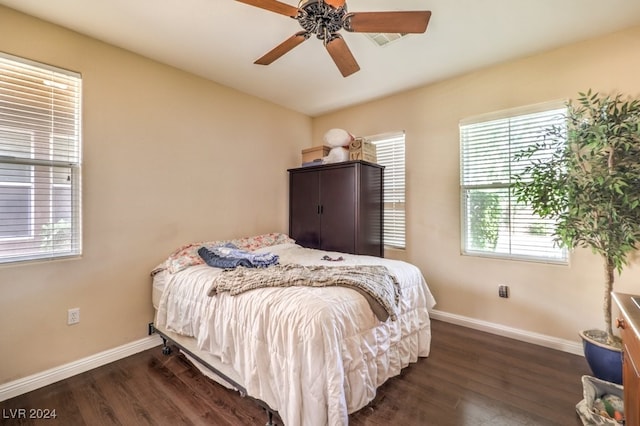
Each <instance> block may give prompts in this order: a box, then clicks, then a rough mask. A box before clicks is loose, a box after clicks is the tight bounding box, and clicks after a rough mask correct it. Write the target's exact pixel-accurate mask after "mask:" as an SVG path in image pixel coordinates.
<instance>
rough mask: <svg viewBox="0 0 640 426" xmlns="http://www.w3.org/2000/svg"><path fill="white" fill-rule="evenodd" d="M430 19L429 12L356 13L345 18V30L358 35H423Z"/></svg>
mask: <svg viewBox="0 0 640 426" xmlns="http://www.w3.org/2000/svg"><path fill="white" fill-rule="evenodd" d="M429 18H431V12H430V11H428V10H420V11H418V10H417V11H397V12H396V11H394V12H354V13H350V14H348V15H347V16H346V17H345V25H344V28H345V29H346V30H347V31H351V32H356V33H401V34H405V33H423V32H425V31H426V30H427V24H428V23H429Z"/></svg>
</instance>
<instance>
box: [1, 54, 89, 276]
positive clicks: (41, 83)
mask: <svg viewBox="0 0 640 426" xmlns="http://www.w3.org/2000/svg"><path fill="white" fill-rule="evenodd" d="M81 99H82V78H81V76H80V74H78V73H76V72H73V71H68V70H64V69H60V68H57V67H53V66H50V65H46V64H42V63H38V62H35V61H31V60H28V59H24V58H19V57H16V56H13V55H9V54H5V53H2V52H0V129H2V130H4V131H5V134H4V135H3V134H1V133H0V195H2V192H1V191H2V188H3V187H4V188H7V187H9V186H29V187H30V188H31V191H30V201H29V203H30V206H29V207H28V210H26V211H20V210H13V209H11V204H8V206H9V207H8V210H5V212H4V213H7V214H5V215H4V217H5V218H7V217H8V218H9V219H8V220H11V217H12V215H13V218H14V219H17V218H19V217H24V216H20V215H26V214H28V215H29V229H28V236H27V235H26V234H27V232H24V231H25V230H26V229H25V230H21V232H22V235H19V236H18V235H16V236H15V237H0V264H9V263H14V262H22V261H33V260H49V259H54V258H62V257H77V256H80V255H81V254H82V223H81V168H82V161H81V159H82V156H81V147H82V144H81V121H82V120H81V111H82V106H81ZM11 133H17V134H25V135H28V138H29V141H30V142H29V144H30V145H29V146H27V145H26V140H22V139H21V138H17V137H12V135H11ZM57 141H62V144H61V145H59V144H58V145H57V144H56V142H57ZM65 141H66V142H65ZM16 165H18V166H24V167H27V168H29V170H31V172H30V176H31V177H30V180H29V183H26V182H24V183H22V182H13V181H12V171H13V167H14V166H16ZM3 178H4V180H3ZM61 178H62V179H64V180H66V181H67V182H68V183H65V182H64V181H61ZM60 188H69V189H70V191H69V194H63V198H60V196H59V195H57V196H56V195H55V194H59V193H60V191H56V189H60ZM6 199H7V198H5V200H6ZM8 200H11V199H10V198H8ZM5 205H7V204H5ZM16 206H17V205H16ZM15 208H18V207H14V209H15ZM0 213H2V212H1V211H0ZM60 214H62V216H63V217H67V218H68V220H65V221H55V220H54V217H55V215H60ZM58 217H60V216H58ZM3 220H7V219H2V215H0V226H3V225H4V224H3V223H2V222H3ZM54 222H57V223H54ZM67 222H69V223H67ZM6 223H7V222H5V224H6ZM9 223H11V222H9ZM60 236H62V238H60Z"/></svg>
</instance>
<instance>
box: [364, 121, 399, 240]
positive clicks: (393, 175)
mask: <svg viewBox="0 0 640 426" xmlns="http://www.w3.org/2000/svg"><path fill="white" fill-rule="evenodd" d="M366 139H368V140H369V141H371V143H373V144H374V145H375V146H376V157H377V162H378V164H380V165H383V166H385V168H384V244H385V246H389V247H396V248H405V226H406V223H405V222H406V221H405V150H404V132H399V133H388V134H384V135H376V136H370V137H367V138H366Z"/></svg>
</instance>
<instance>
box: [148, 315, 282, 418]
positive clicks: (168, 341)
mask: <svg viewBox="0 0 640 426" xmlns="http://www.w3.org/2000/svg"><path fill="white" fill-rule="evenodd" d="M153 333H155V334H157V335H159V336H160V337H161V338H162V353H163V354H164V355H169V354H171V352H172V349H171V346H170V345H174V346H176V347H177V348H178V349H180V350H181V351H182V352H184V353H186V354H187V355H189V356H190V357H191V358H193V359H195V360H196V361H198V362H199V363H200V364H201V365H202V366H204V367H206V368H207V369H208V370H210V371H211V372H212V373H213V374H215V375H216V376H218V377H220V378H221V379H222V380H224V381H225V382H226V383H228V384H229V385H231V386H232V387H233V388H234V389H235V390H236V391H237V392H238V393H239V394H240V396H241V397H242V398H249V399H250V400H252V401H253V402H255V403H256V404H258V405H259V406H260V407H262V409H264V410H265V412H266V413H267V423H266V424H265V426H276V425H275V424H274V423H273V414H274V412H275V411H274V410H273V409H271V407H269V405H268V404H267V403H266V402H264V401H262V400H259V399H257V398H253V397H252V396H249V395H247V390H246V389H245V387H244V386H242V385H241V384H240V383H238V382H237V381H236V380H234V379H232V378H231V377H229V375H227V374H225V373H224V372H222V371H220V370H219V369H217V368H215V367H214V366H212V365H211V364H210V363H209V362H207V361H206V360H204V359H202V357H201V356H199V355H198V354H196V353H194V351H192V350H190V349H189V348H187V347H185V345H183V344H181V343H180V342H178V341H177V338H176V336H179V335H174V334H173V333H171V332H168V331H163V330H159V329H158V328H156V327H155V326H154V324H153V323H150V324H149V334H153ZM183 337H184V338H185V339H188V337H185V336H183Z"/></svg>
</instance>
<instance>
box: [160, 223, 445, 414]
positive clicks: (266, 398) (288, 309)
mask: <svg viewBox="0 0 640 426" xmlns="http://www.w3.org/2000/svg"><path fill="white" fill-rule="evenodd" d="M226 243H232V244H234V246H236V247H239V248H241V249H244V250H250V251H251V252H252V253H257V254H259V253H269V254H275V255H277V256H278V258H279V264H280V265H302V266H305V267H309V268H311V267H316V266H317V267H325V266H326V267H338V266H339V267H344V268H345V269H346V268H353V269H360V268H367V267H372V268H373V267H375V268H380V267H384V268H383V269H385V270H387V271H388V272H389V273H390V275H392V276H393V277H395V282H396V283H397V286H398V290H399V294H400V298H399V301H398V303H397V306H396V307H395V309H396V312H395V315H392V316H390V317H389V318H387V319H386V320H385V321H382V320H381V319H380V317H379V314H376V313H374V309H373V308H372V305H371V301H370V300H368V298H367V297H366V295H364V294H362V293H361V292H359V291H354V289H352V288H348V287H341V286H324V287H313V286H290V287H265V288H259V289H254V290H251V291H246V292H244V293H241V294H238V295H231V294H230V293H229V292H219V293H217V294H214V295H213V296H210V295H209V294H210V293H211V287H212V282H213V281H215V280H219V279H220V275H221V274H223V270H222V269H219V268H213V267H210V266H208V265H207V264H205V263H204V262H203V261H202V259H201V258H200V257H199V256H198V254H197V250H198V248H200V247H207V246H208V247H214V246H219V245H222V244H226ZM265 269H269V268H265ZM325 269H326V268H325ZM152 276H153V304H154V307H155V309H156V316H155V322H154V327H155V328H156V330H158V332H159V333H160V334H161V335H162V336H163V338H165V339H168V340H170V341H172V342H174V343H176V344H177V345H178V346H179V347H180V348H182V349H183V350H184V352H185V354H186V355H187V357H188V358H189V359H190V360H191V361H192V362H194V364H195V365H196V366H197V367H198V368H200V369H201V371H202V372H203V373H204V374H206V375H208V376H209V377H211V378H212V379H214V380H215V381H217V382H219V383H220V384H222V385H224V386H227V387H230V388H233V389H236V390H238V391H240V393H241V394H243V395H245V394H246V395H248V396H250V397H252V398H254V399H256V400H258V401H260V402H261V403H263V404H264V406H265V407H267V408H268V411H269V410H273V411H277V412H278V414H279V416H280V418H281V419H282V420H283V422H284V423H285V424H286V425H305V426H306V425H311V426H314V425H326V424H330V425H346V424H348V415H349V414H350V413H353V412H355V411H357V410H359V409H361V408H362V407H364V406H366V405H367V404H368V403H369V402H370V401H371V400H373V398H374V397H375V394H376V389H377V388H378V387H379V386H380V385H382V384H383V383H384V382H385V381H386V380H387V379H389V378H390V377H393V376H395V375H398V374H399V373H400V371H401V369H402V368H404V367H406V366H407V365H409V364H410V363H412V362H415V361H417V359H418V358H419V357H426V356H428V355H429V350H430V344H431V329H430V319H429V312H428V311H429V309H430V308H431V307H433V306H434V305H435V300H434V298H433V296H432V295H431V292H430V291H429V289H428V287H427V285H426V282H425V280H424V278H423V275H422V273H421V272H420V270H419V269H418V268H417V267H416V266H414V265H411V264H409V263H406V262H402V261H397V260H390V259H383V258H377V257H371V256H358V255H351V254H344V253H335V252H325V251H320V250H314V249H308V248H303V247H301V246H299V245H297V244H295V241H293V240H292V239H290V238H289V237H288V236H286V235H284V234H277V233H276V234H265V235H260V236H256V237H248V238H243V239H237V240H231V241H209V242H199V243H194V244H189V245H186V246H184V247H181V248H179V249H178V250H176V251H175V252H174V253H172V254H171V255H170V256H169V257H168V258H167V259H166V260H165V261H164V262H163V263H161V264H160V265H158V267H156V268H155V269H154V270H153V271H152Z"/></svg>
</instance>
